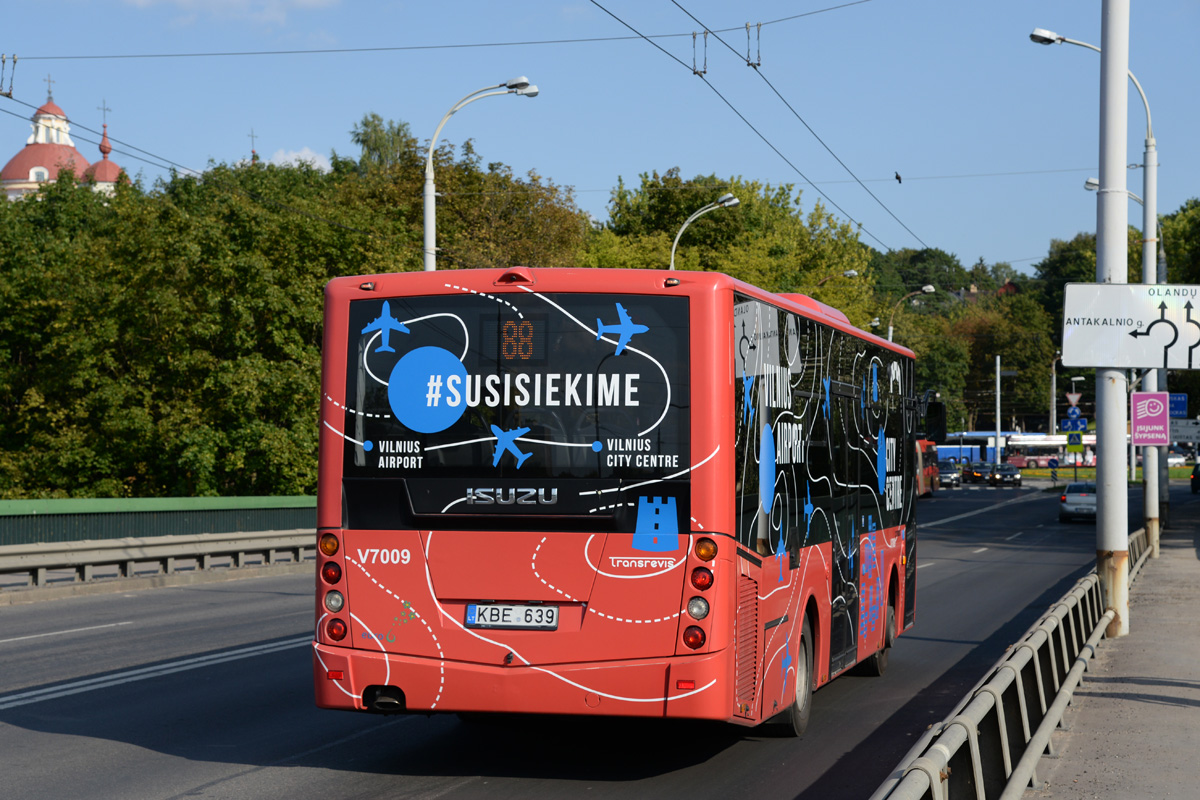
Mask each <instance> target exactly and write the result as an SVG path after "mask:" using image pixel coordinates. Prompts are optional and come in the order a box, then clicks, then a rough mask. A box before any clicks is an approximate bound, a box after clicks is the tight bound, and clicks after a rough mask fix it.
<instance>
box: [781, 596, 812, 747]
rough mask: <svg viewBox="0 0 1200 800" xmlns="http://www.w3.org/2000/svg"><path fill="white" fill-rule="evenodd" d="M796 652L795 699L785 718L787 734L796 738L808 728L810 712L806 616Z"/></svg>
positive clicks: (809, 640)
mask: <svg viewBox="0 0 1200 800" xmlns="http://www.w3.org/2000/svg"><path fill="white" fill-rule="evenodd" d="M797 649H798V651H799V652H798V653H797V654H796V699H795V700H793V701H792V705H791V707H790V708H788V710H787V715H786V718H785V722H786V725H785V727H786V729H787V732H788V734H789V735H791V736H795V737H797V738H799V737H801V736H803V735H804V732H805V731H806V730H808V717H809V715H810V714H811V713H812V675H813V646H812V628H811V627H809V624H808V617H807V616H806V617H805V618H804V625H803V626H802V627H801V628H800V646H799V648H797Z"/></svg>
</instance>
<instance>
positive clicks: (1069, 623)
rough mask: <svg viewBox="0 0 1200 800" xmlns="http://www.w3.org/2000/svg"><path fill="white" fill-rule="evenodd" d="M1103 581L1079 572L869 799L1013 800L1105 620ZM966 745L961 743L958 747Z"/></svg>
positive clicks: (1134, 538) (1142, 538) (1032, 774)
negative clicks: (1074, 581)
mask: <svg viewBox="0 0 1200 800" xmlns="http://www.w3.org/2000/svg"><path fill="white" fill-rule="evenodd" d="M1129 554H1130V557H1131V558H1132V559H1134V563H1133V567H1132V568H1131V570H1130V582H1132V581H1133V579H1134V578H1136V577H1137V573H1138V572H1139V571H1140V570H1141V568H1142V564H1143V563H1145V561H1146V558H1147V557H1148V556H1149V555H1150V551H1149V547H1148V542H1147V540H1146V532H1145V530H1144V529H1140V530H1138V531H1136V532H1134V533H1132V534H1130V537H1129ZM1101 604H1102V595H1101V591H1100V580H1099V578H1098V577H1097V575H1096V574H1095V573H1092V574H1091V575H1088V576H1086V577H1084V578H1082V579H1081V580H1080V581H1079V582H1078V583H1077V584H1076V585H1075V587H1074V588H1072V589H1071V591H1069V592H1067V594H1066V595H1064V596H1063V598H1062V599H1061V600H1059V601H1058V602H1057V603H1056V604H1055V605H1054V606H1052V607H1051V608H1050V610H1049V611H1048V612H1047V613H1046V615H1045V616H1043V617H1042V618H1041V619H1040V620H1038V622H1037V623H1035V624H1034V625H1033V627H1031V628H1030V629H1029V631H1028V632H1026V634H1025V636H1024V637H1022V639H1021V640H1020V641H1019V642H1017V644H1015V645H1014V646H1013V647H1011V648H1010V649H1009V651H1008V654H1007V655H1006V656H1005V657H1004V658H1002V659H1001V660H1000V661H998V662H997V663H996V664H995V665H994V666H993V667H992V669H990V670H989V671H988V672H987V674H986V675H985V676H984V678H983V680H981V681H980V682H979V683H978V684H976V686H975V688H974V689H972V690H971V691H970V692H969V693H968V694H967V696H966V697H965V698H963V700H962V701H960V702H959V704H958V705H957V706H956V707H955V709H954V710H953V711H951V712H950V714H949V716H947V717H946V719H945V720H944V721H943V722H941V723H939V724H938V725H934V726H933V727H931V728H930V729H929V731H927V732H926V733H925V735H924V736H922V737H921V739H920V740H919V741H918V742H917V743H916V744H915V745H914V746H913V747H912V749H911V750H909V751H908V754H907V755H906V756H905V757H904V758H903V759H902V760H901V762H900V764H899V765H898V766H897V767H896V769H894V770H893V771H892V774H891V775H890V776H888V779H887V780H886V781H884V783H883V784H882V785H881V786H880V787H879V788H878V789H877V790H876V791H875V793H874V794H873V795H871V800H884V799H885V798H886V799H887V800H917V799H918V798H930V800H948V799H949V798H965V797H973V798H975V800H991V799H992V798H999V799H1000V800H1014V798H1020V797H1021V796H1022V795H1023V794H1024V791H1025V788H1026V787H1028V786H1030V785H1031V784H1035V783H1036V782H1037V776H1036V768H1037V764H1038V761H1039V760H1040V759H1041V757H1042V754H1043V753H1047V752H1048V753H1049V754H1050V755H1053V743H1052V742H1051V740H1050V735H1051V733H1053V731H1054V730H1055V729H1056V728H1057V727H1058V725H1059V724H1060V723H1061V721H1062V715H1063V712H1064V711H1065V709H1066V707H1067V705H1068V704H1069V703H1070V700H1071V696H1072V694H1073V693H1074V691H1075V688H1076V686H1078V685H1079V684H1080V683H1081V682H1082V679H1083V673H1084V671H1085V670H1086V669H1087V665H1088V661H1089V660H1090V659H1091V657H1092V655H1093V654H1094V653H1095V651H1096V646H1097V644H1098V643H1099V641H1100V639H1101V638H1103V636H1104V631H1105V629H1106V628H1107V627H1108V624H1109V622H1111V621H1112V619H1113V615H1114V612H1113V611H1112V610H1111V609H1109V610H1107V611H1103V610H1102V609H1101ZM964 745H965V747H964Z"/></svg>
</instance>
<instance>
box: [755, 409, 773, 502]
mask: <svg viewBox="0 0 1200 800" xmlns="http://www.w3.org/2000/svg"><path fill="white" fill-rule="evenodd" d="M758 504H759V506H761V507H762V510H763V513H764V514H770V513H771V506H773V505H775V432H774V431H772V430H771V426H770V425H763V429H762V441H761V442H759V445H758Z"/></svg>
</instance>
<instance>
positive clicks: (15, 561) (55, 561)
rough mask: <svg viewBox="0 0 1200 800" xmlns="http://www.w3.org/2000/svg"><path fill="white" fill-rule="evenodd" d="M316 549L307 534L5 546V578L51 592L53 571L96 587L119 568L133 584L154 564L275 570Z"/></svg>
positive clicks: (164, 569) (165, 568)
mask: <svg viewBox="0 0 1200 800" xmlns="http://www.w3.org/2000/svg"><path fill="white" fill-rule="evenodd" d="M315 544H316V531H315V529H303V528H301V529H296V530H287V531H259V532H253V533H245V532H235V533H202V534H192V535H184V536H152V537H140V538H124V539H106V540H93V541H85V542H51V543H46V542H39V543H34V544H17V545H5V546H0V574H20V573H26V574H28V575H29V578H30V580H31V581H32V584H33V585H34V586H45V585H46V584H47V582H48V579H49V574H50V572H51V571H53V570H66V569H72V570H74V571H75V579H76V580H77V581H90V580H92V579H93V577H94V574H95V571H96V568H98V567H106V566H113V565H116V566H117V568H118V573H119V575H120V576H121V577H125V578H130V577H133V576H134V575H135V574H136V571H137V565H138V564H146V563H153V564H155V565H156V566H157V568H158V570H159V572H160V573H165V574H171V573H174V572H175V571H176V566H177V565H176V562H177V561H179V560H185V559H187V560H195V562H196V566H197V567H198V568H199V569H209V568H210V567H211V566H212V565H213V564H212V562H213V560H214V559H217V558H225V557H231V558H232V566H234V567H243V566H246V565H247V561H248V559H249V558H250V557H251V556H261V558H262V560H263V563H264V564H275V563H278V562H279V561H281V560H282V556H283V555H284V554H287V555H289V557H290V560H293V561H295V562H296V563H299V562H301V561H303V560H304V559H305V557H306V553H308V552H313V551H314V548H315ZM27 585H28V584H27Z"/></svg>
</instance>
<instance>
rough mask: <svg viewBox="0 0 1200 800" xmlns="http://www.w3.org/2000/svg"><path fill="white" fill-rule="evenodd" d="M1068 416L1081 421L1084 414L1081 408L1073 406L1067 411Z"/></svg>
mask: <svg viewBox="0 0 1200 800" xmlns="http://www.w3.org/2000/svg"><path fill="white" fill-rule="evenodd" d="M1067 416H1068V417H1070V418H1071V419H1079V418H1080V417H1081V416H1083V412H1082V411H1080V410H1079V406H1071V407H1070V408H1068V409H1067Z"/></svg>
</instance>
